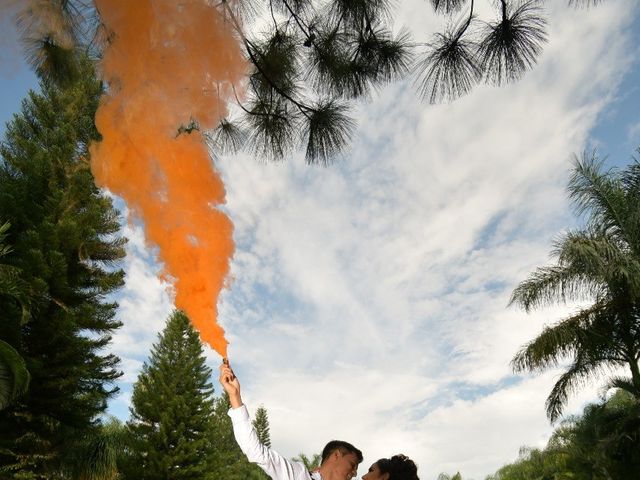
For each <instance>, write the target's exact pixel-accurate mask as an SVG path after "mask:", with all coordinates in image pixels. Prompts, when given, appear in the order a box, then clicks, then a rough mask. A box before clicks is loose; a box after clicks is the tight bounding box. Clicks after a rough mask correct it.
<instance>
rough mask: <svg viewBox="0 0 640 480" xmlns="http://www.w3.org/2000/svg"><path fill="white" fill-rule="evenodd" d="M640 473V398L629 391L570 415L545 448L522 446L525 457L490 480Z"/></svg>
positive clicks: (604, 478) (598, 479)
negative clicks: (576, 414) (572, 415)
mask: <svg viewBox="0 0 640 480" xmlns="http://www.w3.org/2000/svg"><path fill="white" fill-rule="evenodd" d="M638 471H640V402H638V400H637V399H636V398H635V397H634V396H633V395H631V394H629V393H628V392H626V391H624V390H618V391H616V393H615V394H614V395H613V396H612V397H611V398H609V399H607V400H603V401H601V402H599V403H595V404H590V405H587V406H586V407H585V409H584V411H583V414H582V415H580V416H574V417H570V418H567V419H565V420H564V421H563V422H562V423H561V424H560V425H559V426H558V427H557V428H556V429H555V431H554V432H553V434H552V436H551V438H550V439H549V442H548V444H547V446H546V448H544V449H536V448H527V447H523V448H522V449H521V450H520V458H518V460H516V461H515V462H513V463H510V464H508V465H505V466H503V467H502V468H500V469H499V470H498V471H497V472H496V473H495V474H493V475H489V476H488V477H487V479H486V480H531V479H554V480H610V479H618V478H619V479H627V478H629V479H630V478H635V477H636V476H637V473H638Z"/></svg>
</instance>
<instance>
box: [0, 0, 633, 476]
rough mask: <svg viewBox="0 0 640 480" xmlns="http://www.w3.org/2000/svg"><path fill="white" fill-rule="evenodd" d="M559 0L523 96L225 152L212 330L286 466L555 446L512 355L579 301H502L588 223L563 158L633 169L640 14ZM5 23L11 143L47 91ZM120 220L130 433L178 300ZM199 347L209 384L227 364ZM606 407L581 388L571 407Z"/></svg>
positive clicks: (378, 102)
mask: <svg viewBox="0 0 640 480" xmlns="http://www.w3.org/2000/svg"><path fill="white" fill-rule="evenodd" d="M562 3H563V2H548V6H547V8H548V9H549V10H550V12H549V31H550V41H549V43H548V45H547V46H546V48H545V50H544V53H543V55H542V56H541V58H540V61H539V64H538V65H537V66H536V67H535V69H534V70H533V71H531V72H529V73H528V74H527V75H526V76H525V77H524V78H523V79H522V80H521V81H519V82H517V83H515V84H512V85H509V86H506V87H502V88H493V87H489V86H481V87H479V88H476V89H475V90H474V91H473V92H472V93H471V94H469V95H467V96H466V97H463V98H461V99H459V100H457V101H455V102H453V103H450V104H444V105H428V104H426V103H424V102H422V101H420V99H419V98H418V97H417V95H416V93H415V89H414V88H413V87H412V85H411V84H410V82H404V83H399V84H394V85H390V86H389V87H386V88H384V89H382V90H381V91H380V92H378V93H377V94H375V95H374V97H373V98H372V99H371V101H370V102H368V103H365V104H361V105H360V106H359V107H358V110H357V118H358V121H359V127H358V129H357V131H356V134H355V137H354V141H353V144H352V146H351V148H350V149H349V151H348V152H346V153H345V155H344V156H343V158H342V159H340V160H339V161H338V162H337V163H335V164H334V165H331V166H329V167H326V168H322V167H309V166H307V165H306V164H305V163H304V158H303V155H302V153H298V154H295V155H293V156H292V157H291V158H288V159H286V161H283V162H280V163H276V164H273V163H266V162H264V161H262V160H261V159H256V158H252V157H250V156H248V155H237V156H232V157H224V158H219V159H217V160H216V165H217V166H218V168H219V169H220V170H221V172H222V174H223V177H224V181H225V184H226V187H227V203H226V205H225V207H224V210H225V211H226V212H227V213H228V214H229V216H230V217H231V219H232V220H233V223H234V226H235V231H234V239H235V242H236V252H235V255H234V258H233V261H232V266H231V278H230V282H229V284H230V287H229V288H228V289H227V290H225V291H224V292H223V294H222V295H221V297H220V299H219V309H220V322H221V324H222V325H223V326H224V328H225V330H226V332H227V339H228V340H229V342H230V347H229V356H230V359H231V362H232V365H233V367H234V369H235V371H236V373H237V375H238V377H239V378H240V380H241V382H242V389H243V398H244V400H245V403H246V404H247V405H248V407H249V410H250V411H251V412H253V411H255V409H256V408H257V407H258V406H260V405H263V406H265V407H266V408H267V411H268V413H269V422H270V427H271V439H272V445H273V447H274V448H275V449H276V450H278V451H279V452H280V453H282V454H284V455H286V456H288V457H292V456H295V455H297V454H298V453H300V452H304V453H306V454H307V455H310V454H313V453H317V452H319V451H320V450H321V449H322V447H323V446H324V444H325V443H326V442H327V441H328V440H330V439H333V438H340V439H345V440H348V441H351V442H352V443H354V444H355V445H356V446H358V447H359V448H361V449H362V450H363V452H364V456H365V460H364V463H363V465H362V466H361V467H360V470H359V475H358V477H360V476H361V475H363V474H364V473H365V472H366V469H367V468H368V465H369V464H370V463H372V462H373V461H375V460H376V459H378V458H380V457H388V456H391V455H393V454H395V453H404V454H406V455H409V456H410V457H411V458H412V459H414V460H415V461H416V463H417V464H418V465H419V474H420V478H421V479H422V480H431V479H435V478H436V477H437V475H438V474H439V473H440V472H447V473H450V474H453V473H455V472H456V471H460V472H461V474H462V476H463V478H465V479H476V480H480V479H483V478H484V477H485V476H486V475H487V474H490V473H493V472H495V471H496V470H497V469H498V468H499V467H500V466H502V465H503V464H505V463H508V462H511V461H514V460H515V459H516V458H517V455H518V450H519V448H520V447H521V446H523V445H529V446H534V447H543V446H544V445H545V443H546V441H547V440H548V438H549V435H550V433H551V432H552V430H553V426H551V425H550V424H549V422H548V420H547V418H546V416H545V410H544V401H545V399H546V396H547V395H548V393H549V392H550V389H551V386H552V385H553V383H554V379H555V378H557V375H558V373H559V372H560V370H555V371H550V372H547V373H545V374H542V375H538V374H536V375H514V374H513V373H512V372H511V369H510V367H509V361H510V360H511V358H512V357H513V355H514V354H515V353H516V352H517V351H518V349H519V347H520V346H522V345H523V344H524V343H526V342H527V341H529V340H531V339H532V338H534V337H535V335H536V334H538V333H539V332H540V331H541V330H542V328H543V326H544V325H545V324H548V323H553V322H554V321H556V320H558V319H560V318H562V316H563V315H566V314H567V313H569V312H571V311H572V310H573V309H575V308H577V306H576V305H570V306H557V307H550V308H546V309H542V310H539V311H536V312H533V313H531V314H526V313H525V312H523V311H520V310H518V309H517V308H514V307H508V306H507V304H508V299H509V296H510V294H511V292H512V290H513V288H514V287H515V286H516V285H517V284H518V282H519V281H522V280H524V279H525V278H526V277H527V275H528V274H529V273H530V272H531V271H532V270H533V269H534V268H535V267H537V266H541V265H545V264H547V263H549V262H550V258H549V252H550V250H551V244H552V241H553V239H554V238H557V236H558V235H560V234H562V232H564V231H566V230H567V229H568V228H573V227H575V226H576V225H578V224H579V219H577V218H576V217H575V215H574V214H573V211H572V208H571V205H570V204H569V203H568V200H567V197H566V193H565V186H566V182H567V179H568V174H569V172H570V169H571V159H572V156H573V155H574V154H579V153H580V152H582V151H584V150H585V149H586V150H591V149H594V148H595V149H597V151H598V152H599V154H601V155H602V156H607V160H606V166H607V167H615V166H617V167H624V166H625V165H627V164H628V163H629V162H630V161H631V154H632V153H633V152H634V150H635V148H636V147H637V146H638V145H640V114H639V113H638V108H637V106H638V104H639V102H640V91H638V88H639V87H638V85H640V65H639V64H638V60H639V59H640V55H639V52H638V45H640V42H639V41H638V40H639V36H640V16H639V14H640V12H639V8H638V5H636V4H635V2H632V1H631V0H626V1H625V0H621V1H618V2H604V3H603V4H602V5H600V6H598V7H597V8H594V9H590V10H582V9H578V10H575V9H570V8H567V7H565V6H563V5H562ZM396 21H397V23H398V24H402V25H406V26H407V27H409V28H410V29H412V30H414V31H415V32H424V31H426V32H427V33H428V32H432V31H435V30H436V29H439V28H441V27H442V25H441V23H439V20H438V19H434V18H433V16H432V15H431V14H430V13H429V7H428V5H427V4H426V3H425V2H423V1H418V0H416V1H407V2H402V3H401V5H400V10H399V14H398V17H397V20H396ZM0 28H1V30H0V31H2V32H3V33H2V34H1V37H0V55H1V56H0V60H1V62H2V63H1V68H0V85H1V88H0V95H1V103H0V123H2V127H0V128H1V129H2V132H3V131H4V123H5V122H6V121H7V120H9V119H10V117H11V115H12V113H13V112H16V111H17V110H18V108H19V102H20V99H21V98H22V97H23V96H24V95H25V93H26V92H27V90H28V89H29V88H35V87H36V85H37V82H36V81H35V79H34V76H33V74H31V73H30V72H29V71H28V68H27V67H26V66H25V65H24V63H23V62H22V60H21V54H20V51H19V49H18V46H17V42H16V40H15V32H14V31H13V29H12V25H11V22H10V19H8V18H2V19H1V23H0ZM117 204H118V206H119V207H120V208H121V209H122V210H123V211H124V212H125V213H126V205H124V204H122V202H120V201H117ZM123 228H124V233H125V235H126V236H127V237H128V238H129V244H128V247H127V248H128V256H127V258H126V260H125V268H126V271H127V283H126V286H125V287H124V289H123V291H122V292H121V293H120V294H119V296H118V298H117V300H118V301H119V304H120V307H119V312H118V316H119V318H120V319H121V320H122V322H123V324H124V326H123V327H122V328H121V329H120V330H119V331H118V332H117V333H116V334H115V335H114V338H113V344H112V348H113V351H114V352H115V353H117V354H118V355H119V356H120V358H121V359H122V370H123V372H124V375H123V377H122V378H121V381H120V382H119V385H120V387H121V393H120V395H119V396H118V397H116V398H115V399H113V400H112V401H111V403H110V405H109V411H110V412H111V413H112V414H113V415H116V416H118V417H119V418H121V419H123V420H125V419H126V418H127V416H128V406H129V401H130V394H131V388H132V384H133V382H135V379H136V377H137V374H138V372H139V370H140V368H141V366H142V363H143V362H144V361H145V360H146V358H147V355H148V353H149V349H150V348H151V345H152V343H153V342H154V341H155V340H156V338H157V333H158V332H159V331H160V330H161V329H162V327H163V325H164V322H165V320H166V318H167V316H168V315H169V313H170V312H171V309H172V300H171V295H170V288H169V286H168V285H166V284H164V283H162V282H161V281H160V280H158V278H157V273H158V271H159V268H160V267H159V265H158V264H157V260H156V252H155V250H154V249H153V247H152V246H149V245H146V244H145V240H144V233H143V231H142V230H141V228H140V226H139V223H138V224H133V225H126V226H124V227H123ZM207 356H208V363H209V365H210V366H211V368H213V369H214V373H215V371H216V370H217V365H218V363H219V361H220V358H219V357H218V355H217V354H216V353H215V352H212V351H208V353H207ZM216 385H217V384H216ZM217 390H218V392H219V391H220V388H218V387H217ZM600 394H601V392H600V390H599V389H598V385H597V384H594V385H590V386H588V387H586V388H585V389H584V390H583V391H581V392H580V393H579V394H577V395H576V396H575V397H573V398H572V399H571V402H570V404H569V406H568V408H567V413H578V412H580V411H581V410H582V407H583V406H584V405H585V403H586V402H589V401H595V400H597V398H598V396H599V395H600Z"/></svg>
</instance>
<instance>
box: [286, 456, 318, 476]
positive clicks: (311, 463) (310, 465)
mask: <svg viewBox="0 0 640 480" xmlns="http://www.w3.org/2000/svg"><path fill="white" fill-rule="evenodd" d="M291 460H293V461H294V462H300V463H302V464H304V466H305V467H306V468H307V470H309V471H310V472H313V471H314V470H315V469H317V468H318V467H319V466H320V462H321V461H322V456H320V454H318V453H314V454H313V456H312V457H311V458H309V457H307V456H306V455H305V454H304V453H300V454H299V455H298V456H297V457H293V458H292V459H291Z"/></svg>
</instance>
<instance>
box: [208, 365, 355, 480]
mask: <svg viewBox="0 0 640 480" xmlns="http://www.w3.org/2000/svg"><path fill="white" fill-rule="evenodd" d="M220 383H221V384H222V387H223V388H224V390H225V392H227V394H228V395H229V403H230V404H231V408H230V409H229V416H230V417H231V422H232V423H233V434H234V435H235V437H236V442H238V445H239V446H240V449H241V450H242V452H243V453H244V454H245V455H246V456H247V458H248V459H249V461H250V462H253V463H256V464H258V466H259V467H260V468H262V470H264V471H265V473H266V474H267V475H269V476H270V477H271V478H272V479H273V480H350V479H351V478H353V477H355V476H356V474H357V472H358V464H359V463H360V462H362V452H361V451H360V450H358V449H357V448H356V447H354V446H353V445H351V444H350V443H347V442H343V441H340V440H333V441H331V442H329V443H327V445H326V446H325V447H324V450H323V451H322V463H321V464H320V468H318V470H317V471H315V472H309V471H308V470H307V469H306V467H305V466H304V465H303V464H302V463H299V462H292V461H291V460H287V459H286V458H284V457H283V456H282V455H280V454H279V453H277V452H274V451H273V450H270V449H269V448H267V447H265V446H264V445H262V444H261V443H260V441H259V440H258V436H257V435H256V432H255V430H254V429H253V425H252V424H251V420H250V419H249V412H248V411H247V408H246V407H245V406H244V404H243V403H242V397H241V396H240V382H239V381H238V377H236V376H235V374H234V373H233V371H232V370H231V367H230V366H229V365H226V364H224V363H223V364H222V365H220Z"/></svg>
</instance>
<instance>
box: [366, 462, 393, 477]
mask: <svg viewBox="0 0 640 480" xmlns="http://www.w3.org/2000/svg"><path fill="white" fill-rule="evenodd" d="M388 478H389V474H388V473H382V472H381V471H380V469H379V468H378V464H377V463H374V464H373V465H371V466H370V467H369V471H368V472H367V473H365V474H364V475H363V476H362V480H388Z"/></svg>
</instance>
